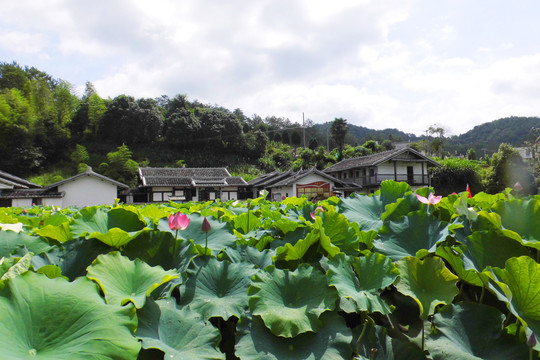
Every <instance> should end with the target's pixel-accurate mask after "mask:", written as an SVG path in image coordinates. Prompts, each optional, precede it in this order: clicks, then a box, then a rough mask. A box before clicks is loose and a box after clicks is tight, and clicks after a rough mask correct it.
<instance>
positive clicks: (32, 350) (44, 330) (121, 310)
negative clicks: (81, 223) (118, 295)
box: [0, 271, 140, 360]
mask: <svg viewBox="0 0 540 360" xmlns="http://www.w3.org/2000/svg"><path fill="white" fill-rule="evenodd" d="M0 323H1V324H2V326H0V348H1V349H2V353H1V355H0V356H1V357H2V358H4V359H43V360H48V359H50V360H61V359H65V360H71V359H101V360H106V359H126V360H127V359H135V358H136V357H137V354H138V353H139V349H140V344H139V343H138V341H137V339H135V337H133V335H132V332H133V331H135V327H136V325H137V320H136V317H135V310H134V307H133V306H126V307H120V306H114V305H107V304H105V301H104V300H103V298H102V297H101V296H100V295H99V293H98V291H97V286H96V285H95V284H94V283H92V282H91V281H90V280H88V279H86V278H79V279H77V280H75V281H73V282H68V281H67V280H65V279H63V278H56V279H49V278H47V277H46V276H45V275H41V274H36V273H34V272H31V271H30V272H26V273H24V274H22V275H21V276H17V277H14V278H12V279H10V280H9V281H7V283H6V287H5V288H4V289H3V290H0Z"/></svg>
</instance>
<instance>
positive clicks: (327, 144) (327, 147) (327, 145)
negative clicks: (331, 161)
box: [326, 121, 330, 153]
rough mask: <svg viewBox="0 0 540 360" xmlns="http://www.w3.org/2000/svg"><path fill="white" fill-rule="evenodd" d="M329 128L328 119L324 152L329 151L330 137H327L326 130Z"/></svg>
mask: <svg viewBox="0 0 540 360" xmlns="http://www.w3.org/2000/svg"><path fill="white" fill-rule="evenodd" d="M329 130H330V125H329V124H328V121H327V122H326V152H327V153H330V138H329V137H328V131H329Z"/></svg>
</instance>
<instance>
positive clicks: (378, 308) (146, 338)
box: [0, 181, 540, 360]
mask: <svg viewBox="0 0 540 360" xmlns="http://www.w3.org/2000/svg"><path fill="white" fill-rule="evenodd" d="M432 192H433V189H428V188H423V189H420V190H417V191H416V192H413V191H412V190H411V188H410V187H409V185H407V184H405V183H397V182H394V181H385V182H383V183H382V186H381V190H380V191H379V192H377V193H375V194H373V195H370V196H368V195H354V196H352V197H350V198H335V197H332V198H329V199H328V200H325V201H320V202H319V203H317V204H314V203H312V202H309V201H307V200H306V199H304V198H288V199H285V200H284V201H282V202H271V201H267V200H266V199H265V198H264V197H260V198H257V199H253V200H250V201H235V202H233V201H229V202H219V201H217V202H208V203H187V204H176V203H172V202H171V203H169V204H160V205H155V204H154V205H144V206H129V205H111V206H101V207H87V208H83V209H74V208H66V209H55V208H48V207H32V208H28V209H23V208H0V227H1V228H2V229H3V230H0V349H2V350H1V351H0V359H55V360H58V359H164V358H165V359H193V360H195V359H197V360H200V359H242V360H252V359H253V360H255V359H257V360H260V359H280V360H281V359H288V360H295V359H298V360H300V359H325V360H328V359H329V360H332V359H336V360H337V359H379V360H382V359H411V360H415V359H445V360H447V359H460V360H463V359H466V360H467V359H501V360H503V359H504V360H509V359H532V358H535V359H537V358H538V357H539V355H538V350H540V345H539V343H538V340H540V265H539V258H540V196H534V197H526V198H524V197H516V196H514V195H513V194H512V192H511V191H509V190H508V191H506V192H504V193H499V194H495V195H488V194H484V193H479V194H476V195H475V196H474V197H472V198H468V196H467V193H466V192H464V193H461V194H456V195H449V196H448V197H444V198H442V199H437V201H432V199H433V198H434V197H433V196H428V195H429V194H430V193H432ZM416 195H420V196H421V197H423V198H426V199H430V201H425V202H427V204H426V203H423V202H422V201H419V198H417V196H416ZM421 199H422V198H421ZM171 215H172V217H171ZM169 219H170V220H171V221H169Z"/></svg>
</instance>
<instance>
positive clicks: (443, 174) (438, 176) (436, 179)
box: [430, 158, 483, 196]
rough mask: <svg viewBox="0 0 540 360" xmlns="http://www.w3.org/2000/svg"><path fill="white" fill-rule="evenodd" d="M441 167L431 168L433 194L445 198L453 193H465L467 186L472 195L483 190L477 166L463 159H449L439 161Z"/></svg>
mask: <svg viewBox="0 0 540 360" xmlns="http://www.w3.org/2000/svg"><path fill="white" fill-rule="evenodd" d="M441 165H442V166H441V167H434V168H432V169H431V170H430V171H431V174H432V180H431V184H432V186H433V188H434V189H435V193H437V194H439V195H444V196H447V195H449V194H451V193H453V192H461V191H465V189H466V188H467V185H469V186H470V188H471V191H472V192H474V193H477V192H480V191H482V190H483V188H482V182H481V179H480V174H479V171H480V169H479V165H477V164H476V163H474V162H471V161H469V160H465V159H456V158H449V159H445V160H441Z"/></svg>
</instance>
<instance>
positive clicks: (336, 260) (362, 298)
mask: <svg viewBox="0 0 540 360" xmlns="http://www.w3.org/2000/svg"><path fill="white" fill-rule="evenodd" d="M328 266H329V269H328V271H327V272H326V276H327V277H328V284H329V285H330V286H333V287H335V288H336V289H337V292H338V294H339V296H340V308H341V309H342V310H343V311H345V312H347V313H355V312H361V311H368V312H380V313H382V314H389V313H391V312H392V310H391V309H390V307H389V306H388V305H387V304H386V303H385V302H384V300H383V299H382V298H381V297H380V291H379V290H381V289H384V288H386V287H387V286H390V285H391V284H392V283H393V282H394V281H395V280H396V278H397V276H398V275H399V270H398V269H397V268H396V266H395V265H394V264H393V263H392V261H391V260H390V259H389V258H387V257H386V256H384V255H382V254H378V253H372V254H370V255H368V256H363V257H360V258H358V257H348V256H346V255H345V254H338V255H336V256H334V257H333V258H332V259H329V260H328Z"/></svg>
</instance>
